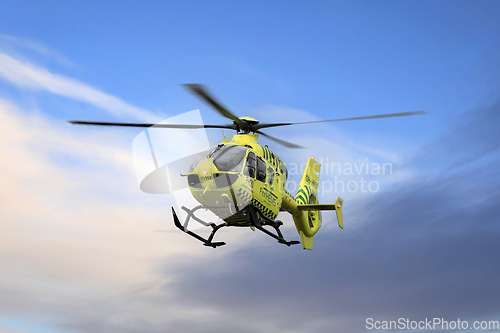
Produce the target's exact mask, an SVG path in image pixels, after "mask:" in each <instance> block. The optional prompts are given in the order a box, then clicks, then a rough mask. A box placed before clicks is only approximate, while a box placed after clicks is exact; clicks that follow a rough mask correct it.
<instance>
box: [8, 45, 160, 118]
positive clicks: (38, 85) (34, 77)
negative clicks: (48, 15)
mask: <svg viewBox="0 0 500 333" xmlns="http://www.w3.org/2000/svg"><path fill="white" fill-rule="evenodd" d="M0 77H2V78H3V79H5V80H7V81H8V82H11V83H13V84H15V85H17V86H18V87H20V88H25V89H35V90H44V91H48V92H51V93H54V94H57V95H61V96H65V97H69V98H73V99H75V100H78V101H82V102H86V103H89V104H91V105H94V106H96V107H99V108H102V109H104V110H106V111H108V112H110V113H111V114H113V115H114V116H117V117H124V116H128V117H133V118H136V119H138V120H140V121H148V122H154V121H157V120H158V116H156V115H155V114H153V113H152V112H150V111H148V110H145V109H142V108H139V107H136V106H133V105H130V104H128V103H126V102H124V101H122V100H121V99H119V98H117V97H114V96H112V95H109V94H106V93H104V92H102V91H99V90H97V89H95V88H93V87H91V86H89V85H87V84H85V83H82V82H79V81H77V80H75V79H72V78H68V77H64V76H62V75H58V74H54V73H51V72H50V71H49V70H47V69H46V68H42V67H37V66H35V65H33V64H31V63H28V62H22V61H20V60H18V59H15V58H13V57H12V56H10V55H8V54H5V53H0Z"/></svg>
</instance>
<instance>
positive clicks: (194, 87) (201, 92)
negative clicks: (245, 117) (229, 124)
mask: <svg viewBox="0 0 500 333" xmlns="http://www.w3.org/2000/svg"><path fill="white" fill-rule="evenodd" d="M184 86H185V87H186V88H188V89H189V90H190V91H191V92H192V93H194V94H195V95H197V96H199V97H201V98H202V99H203V100H205V102H207V103H208V104H210V105H212V106H213V107H214V108H215V109H216V110H217V111H219V113H220V114H221V115H223V116H224V117H226V118H229V119H231V120H232V121H234V122H235V123H237V124H238V126H240V128H241V129H247V128H248V124H247V123H245V122H244V121H241V119H240V118H238V117H236V116H235V115H234V114H232V113H231V112H229V111H228V110H227V109H226V108H224V107H223V106H222V105H221V104H220V103H219V102H217V101H216V100H215V99H214V98H213V97H212V96H210V94H209V93H208V92H207V90H206V88H204V87H203V86H202V85H201V84H197V83H192V84H184Z"/></svg>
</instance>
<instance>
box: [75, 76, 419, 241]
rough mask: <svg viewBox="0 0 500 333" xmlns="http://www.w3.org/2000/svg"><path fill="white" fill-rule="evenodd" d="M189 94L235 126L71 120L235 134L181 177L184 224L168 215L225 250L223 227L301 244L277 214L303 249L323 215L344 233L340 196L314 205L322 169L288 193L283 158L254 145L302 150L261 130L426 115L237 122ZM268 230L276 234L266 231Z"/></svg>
mask: <svg viewBox="0 0 500 333" xmlns="http://www.w3.org/2000/svg"><path fill="white" fill-rule="evenodd" d="M185 86H186V87H187V88H188V89H189V90H190V91H191V92H193V93H194V94H196V95H197V96H199V97H200V98H202V99H203V100H204V101H206V102H207V103H208V104H210V105H211V106H212V107H214V108H215V109H216V110H217V111H218V112H219V113H220V114H221V115H222V116H224V117H226V118H229V119H231V120H232V121H233V123H232V124H227V125H189V124H137V123H114V122H93V121H69V123H71V124H74V125H98V126H126V127H151V126H154V127H155V128H177V129H197V128H223V129H233V130H236V131H237V134H235V135H233V136H232V139H231V140H228V139H227V138H226V137H225V136H224V139H223V141H222V142H221V143H220V144H219V145H218V146H217V147H216V148H214V149H213V150H212V151H211V152H210V153H209V154H208V155H207V156H206V157H204V158H202V159H201V160H200V161H198V163H196V164H195V165H193V166H192V168H191V169H190V170H189V171H188V172H187V173H186V174H183V175H182V176H184V177H186V178H187V183H188V186H189V189H190V192H191V194H192V195H193V197H194V198H195V199H196V200H197V201H198V203H199V204H200V205H198V206H196V207H194V208H192V209H190V208H187V207H185V206H182V207H181V208H182V209H183V210H185V211H186V213H187V217H186V219H185V221H184V222H183V223H181V221H180V220H179V218H178V215H177V214H176V212H175V210H174V208H172V215H173V219H174V223H175V226H176V227H177V228H179V229H180V230H181V231H183V232H185V233H187V234H189V235H190V236H192V237H194V238H196V239H198V240H200V241H201V242H203V245H205V246H209V247H213V248H216V247H218V246H222V245H225V244H226V243H225V242H214V241H213V238H214V236H215V234H216V232H217V231H218V230H219V229H220V228H222V227H231V226H232V227H250V228H252V229H253V230H255V229H258V230H260V231H262V232H264V233H266V234H267V235H269V236H271V237H273V238H275V239H276V240H277V241H278V242H279V243H282V244H285V245H288V246H290V245H294V244H299V243H300V242H299V241H287V240H286V239H285V238H284V237H283V234H282V233H281V231H280V227H281V226H282V225H283V223H282V222H281V221H279V220H276V218H277V216H278V213H279V212H280V211H286V212H288V213H290V214H291V215H292V218H293V221H294V223H295V227H296V228H297V231H298V233H299V235H300V238H301V243H302V246H303V248H304V249H308V250H311V249H312V248H313V244H314V235H315V234H316V233H317V232H318V230H319V228H320V227H321V211H322V210H335V212H336V215H337V220H338V224H339V227H340V228H343V221H342V206H343V200H342V199H341V198H340V197H339V198H337V200H336V202H335V203H334V204H320V203H319V202H318V185H319V174H320V167H321V165H320V164H319V163H318V162H317V161H315V160H314V159H313V158H309V159H308V161H307V164H306V167H305V170H304V173H303V175H302V179H301V181H300V184H299V187H298V189H297V193H296V194H295V195H292V194H290V193H289V192H288V191H287V190H286V189H285V185H286V181H287V178H288V171H287V169H286V166H285V164H284V163H283V162H282V161H281V159H280V158H279V157H278V155H276V154H275V153H274V152H272V151H271V150H270V149H269V148H268V147H267V146H263V145H260V144H259V143H258V141H257V138H258V136H259V135H263V136H265V137H267V138H269V139H271V140H273V141H275V142H277V143H279V144H281V145H284V146H285V147H288V148H303V147H301V146H299V145H296V144H293V143H291V142H288V141H284V140H281V139H278V138H275V137H272V136H270V135H268V134H265V133H263V132H262V131H261V129H264V128H270V127H278V126H289V125H299V124H313V123H322V122H333V121H345V120H361V119H374V118H388V117H401V116H411V115H418V114H425V113H426V112H425V111H412V112H401V113H390V114H382V115H374V116H365V117H355V118H342V119H331V120H320V121H309V122H299V123H286V122H285V123H260V122H259V121H258V120H256V119H254V118H251V117H236V116H235V115H234V114H233V113H231V112H230V111H228V110H227V109H226V108H224V107H222V105H221V104H220V103H219V102H217V101H216V100H215V99H214V98H213V97H212V96H211V95H210V94H209V93H208V92H207V90H206V88H204V87H203V86H202V85H199V84H186V85H185ZM199 209H207V210H209V211H211V212H213V213H214V214H215V215H217V216H218V217H219V218H220V219H221V220H223V221H224V222H222V223H220V224H215V223H212V222H206V221H203V220H202V219H200V218H198V217H196V216H195V212H196V211H197V210H199ZM191 221H194V222H196V223H200V224H201V225H203V226H207V227H211V228H212V232H211V234H210V235H209V237H208V238H204V237H202V236H201V235H199V234H197V233H195V232H193V231H191V230H188V224H189V223H190V222H191ZM265 226H269V227H271V228H273V229H274V232H272V231H270V230H269V229H268V228H264V227H265Z"/></svg>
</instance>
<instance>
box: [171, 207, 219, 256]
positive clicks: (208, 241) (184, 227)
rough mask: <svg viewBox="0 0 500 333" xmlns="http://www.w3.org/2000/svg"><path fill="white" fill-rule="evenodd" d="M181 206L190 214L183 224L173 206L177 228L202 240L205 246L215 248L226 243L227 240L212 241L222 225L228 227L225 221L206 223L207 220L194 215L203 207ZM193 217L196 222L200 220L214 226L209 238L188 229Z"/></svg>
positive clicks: (205, 224) (206, 224)
mask: <svg viewBox="0 0 500 333" xmlns="http://www.w3.org/2000/svg"><path fill="white" fill-rule="evenodd" d="M181 208H182V209H183V210H185V211H186V212H187V213H188V216H187V217H186V222H184V225H182V224H181V221H179V218H178V217H177V214H176V213H175V210H174V207H172V215H173V217H174V224H175V226H176V227H177V228H179V229H180V230H181V231H183V232H185V233H186V234H188V235H190V236H192V237H194V238H196V239H198V240H200V241H202V242H203V245H205V246H211V247H213V248H214V249H215V248H216V247H218V246H222V245H226V243H225V242H212V239H214V236H215V233H216V232H217V230H219V229H220V228H222V227H226V224H225V223H221V224H219V225H216V224H215V223H206V222H205V221H202V220H201V219H199V218H197V217H195V216H193V212H194V211H195V210H197V209H199V208H201V206H198V207H195V208H194V209H192V210H190V209H189V208H186V207H184V206H182V207H181ZM191 217H192V218H193V219H194V220H195V221H196V222H199V223H201V224H203V225H204V226H211V227H212V228H213V230H212V233H211V234H210V236H208V239H205V238H203V237H201V236H200V235H198V234H197V233H194V232H192V231H189V230H188V229H187V225H188V223H189V219H190V218H191Z"/></svg>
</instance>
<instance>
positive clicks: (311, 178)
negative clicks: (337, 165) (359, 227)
mask: <svg viewBox="0 0 500 333" xmlns="http://www.w3.org/2000/svg"><path fill="white" fill-rule="evenodd" d="M320 168H321V165H320V164H319V163H318V162H316V161H315V160H314V159H312V158H310V159H308V160H307V164H306V168H305V170H304V174H303V175H302V180H301V181H300V185H299V188H298V190H297V194H296V195H295V198H294V197H293V196H292V195H291V194H290V193H288V192H287V193H286V195H285V197H284V198H283V201H282V207H283V209H285V210H286V211H288V212H290V213H291V214H292V217H293V221H294V222H295V227H296V228H297V231H298V233H299V235H300V238H301V240H302V246H303V247H304V249H308V250H311V249H312V248H313V245H314V235H315V234H316V233H317V232H318V230H319V228H320V227H321V211H322V210H335V211H336V213H337V219H338V220H339V226H340V227H341V228H342V227H343V225H342V204H343V202H342V199H340V198H338V199H337V201H336V202H335V204H334V205H332V204H326V205H325V204H319V203H318V183H319V173H320Z"/></svg>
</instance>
